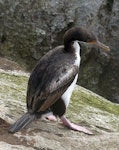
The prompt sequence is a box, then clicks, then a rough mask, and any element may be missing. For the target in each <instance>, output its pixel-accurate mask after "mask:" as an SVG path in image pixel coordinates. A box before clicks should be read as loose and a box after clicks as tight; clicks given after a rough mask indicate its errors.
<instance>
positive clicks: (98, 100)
mask: <svg viewBox="0 0 119 150" xmlns="http://www.w3.org/2000/svg"><path fill="white" fill-rule="evenodd" d="M72 101H73V105H75V106H78V103H80V104H81V105H80V107H83V108H84V107H86V106H90V107H94V108H98V109H100V110H102V111H106V112H109V113H112V114H115V115H119V105H118V104H117V105H116V104H114V103H111V102H109V101H107V100H106V99H104V98H103V97H101V96H99V95H97V94H94V93H92V92H91V91H88V90H85V89H84V88H82V87H80V88H79V89H76V90H75V91H74V92H73V95H72Z"/></svg>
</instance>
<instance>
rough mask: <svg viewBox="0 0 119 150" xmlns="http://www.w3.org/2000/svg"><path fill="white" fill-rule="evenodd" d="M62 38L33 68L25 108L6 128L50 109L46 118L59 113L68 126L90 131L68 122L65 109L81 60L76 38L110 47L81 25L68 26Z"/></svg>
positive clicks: (25, 122) (19, 126)
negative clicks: (18, 117) (61, 42)
mask: <svg viewBox="0 0 119 150" xmlns="http://www.w3.org/2000/svg"><path fill="white" fill-rule="evenodd" d="M63 41H64V45H61V46H57V47H55V48H54V49H52V50H50V51H49V52H48V53H47V54H46V55H44V56H43V57H42V58H41V59H40V61H39V62H38V64H37V65H36V66H35V68H34V69H33V71H32V73H31V75H30V78H29V81H28V87H27V96H26V103H27V112H26V113H25V114H24V115H23V116H22V117H21V118H20V119H18V120H17V121H16V122H15V123H14V124H13V125H12V126H11V127H10V128H9V132H11V133H15V132H17V131H19V130H20V129H22V128H24V127H26V126H27V125H28V124H29V123H31V122H32V121H33V120H34V119H36V118H40V117H42V115H44V114H46V113H47V112H52V113H53V115H54V117H53V115H52V116H48V117H47V118H48V119H49V120H55V119H56V117H59V118H60V119H61V121H62V123H63V124H64V125H65V126H67V127H68V128H70V129H72V130H76V131H80V132H84V133H86V134H93V133H92V132H91V131H89V130H87V129H86V128H85V127H82V126H79V125H76V124H74V123H71V122H70V121H69V120H68V119H67V118H66V117H65V112H66V109H67V107H68V105H69V102H70V98H71V95H72V92H73V89H74V87H75V84H76V82H77V78H78V72H79V66H80V60H81V57H80V45H79V41H82V42H86V43H89V44H93V45H97V46H98V47H100V48H102V49H104V50H106V51H109V47H108V46H105V45H104V44H102V43H101V42H99V41H98V39H97V38H96V36H95V35H94V34H93V33H92V32H91V31H88V30H87V29H85V28H83V27H72V28H70V29H69V30H68V31H66V32H65V34H64V38H63ZM55 116H56V117H55Z"/></svg>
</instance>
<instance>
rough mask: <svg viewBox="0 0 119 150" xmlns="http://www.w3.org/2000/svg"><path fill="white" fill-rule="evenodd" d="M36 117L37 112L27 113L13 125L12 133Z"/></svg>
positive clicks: (10, 129) (10, 130)
mask: <svg viewBox="0 0 119 150" xmlns="http://www.w3.org/2000/svg"><path fill="white" fill-rule="evenodd" d="M35 118H36V116H35V114H30V113H28V112H27V113H25V114H24V115H23V116H22V117H21V118H19V119H18V120H17V121H16V122H15V123H14V124H13V125H11V127H10V128H9V132H10V133H15V132H17V131H19V130H20V129H22V128H24V127H26V126H27V125H28V124H30V123H31V122H32V121H33V120H34V119H35Z"/></svg>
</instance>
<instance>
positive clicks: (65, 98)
mask: <svg viewBox="0 0 119 150" xmlns="http://www.w3.org/2000/svg"><path fill="white" fill-rule="evenodd" d="M77 79H78V74H77V75H76V76H75V78H74V80H73V82H72V83H71V85H70V86H69V87H68V89H67V90H66V91H65V93H64V94H63V95H62V96H61V98H62V100H63V101H64V103H65V105H66V107H68V105H69V102H70V98H71V95H72V92H73V90H74V87H75V85H76V82H77Z"/></svg>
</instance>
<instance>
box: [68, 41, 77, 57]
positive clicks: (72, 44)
mask: <svg viewBox="0 0 119 150" xmlns="http://www.w3.org/2000/svg"><path fill="white" fill-rule="evenodd" d="M65 51H67V52H71V53H74V54H75V53H77V54H79V55H80V45H79V44H78V41H72V42H70V43H68V44H67V45H65Z"/></svg>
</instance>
